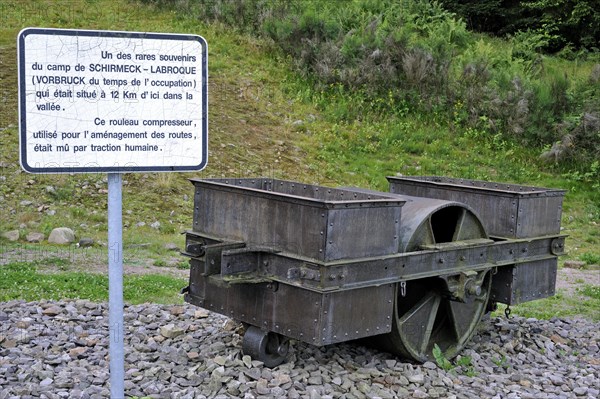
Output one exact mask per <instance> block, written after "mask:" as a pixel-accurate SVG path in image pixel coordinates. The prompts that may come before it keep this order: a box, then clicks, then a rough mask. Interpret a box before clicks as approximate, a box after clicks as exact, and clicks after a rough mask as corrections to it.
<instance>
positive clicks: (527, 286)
mask: <svg viewBox="0 0 600 399" xmlns="http://www.w3.org/2000/svg"><path fill="white" fill-rule="evenodd" d="M557 264H558V262H557V259H556V258H553V259H544V260H539V261H534V262H527V263H521V264H517V265H514V266H509V267H502V268H499V269H498V273H497V274H496V275H494V277H493V280H492V281H493V283H492V292H491V300H492V301H496V302H500V303H505V304H507V305H518V304H519V303H523V302H528V301H533V300H535V299H541V298H547V297H549V296H552V295H554V293H555V285H556V272H557Z"/></svg>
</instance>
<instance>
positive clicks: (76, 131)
mask: <svg viewBox="0 0 600 399" xmlns="http://www.w3.org/2000/svg"><path fill="white" fill-rule="evenodd" d="M17 45H18V46H17V47H18V64H19V67H18V69H19V139H20V140H19V143H20V151H19V154H20V161H21V167H22V168H23V169H24V170H25V171H27V172H29V173H45V174H48V173H98V172H105V173H108V243H109V247H108V277H109V339H110V349H109V354H110V392H111V398H113V399H123V398H124V385H125V383H124V377H125V372H124V360H125V351H124V345H123V343H124V334H125V328H124V324H123V227H122V226H123V223H122V173H127V172H176V171H193V170H201V169H203V168H204V167H205V166H206V163H207V155H208V146H207V141H208V107H207V105H208V92H207V88H208V70H207V65H208V60H207V55H208V50H207V45H206V41H205V40H204V39H203V38H202V37H200V36H197V35H180V34H168V33H144V32H114V31H92V30H72V29H45V28H26V29H23V30H22V31H21V32H19V35H18V38H17Z"/></svg>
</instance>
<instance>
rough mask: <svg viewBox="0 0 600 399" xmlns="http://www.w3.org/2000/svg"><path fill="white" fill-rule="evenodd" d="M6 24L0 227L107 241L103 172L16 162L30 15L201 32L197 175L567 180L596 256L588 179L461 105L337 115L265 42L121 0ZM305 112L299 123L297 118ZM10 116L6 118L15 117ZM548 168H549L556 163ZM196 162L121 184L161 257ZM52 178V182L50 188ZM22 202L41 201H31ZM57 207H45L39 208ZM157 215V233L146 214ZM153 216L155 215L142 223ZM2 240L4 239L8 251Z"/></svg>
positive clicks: (577, 234)
mask: <svg viewBox="0 0 600 399" xmlns="http://www.w3.org/2000/svg"><path fill="white" fill-rule="evenodd" d="M2 15H3V17H2V18H3V21H2V22H3V23H2V24H0V63H1V64H0V65H1V68H0V79H1V80H0V98H1V99H2V108H0V128H6V129H5V130H2V131H0V166H1V167H2V169H1V172H2V173H0V175H2V176H5V177H6V180H5V181H2V182H1V183H2V185H1V186H0V196H2V197H3V199H2V200H0V201H1V202H0V205H1V211H0V212H1V213H2V214H1V216H2V217H1V218H0V231H4V230H8V229H14V228H19V226H21V232H22V234H23V235H24V234H26V233H27V232H30V231H42V232H45V233H46V234H47V233H49V231H50V230H51V229H52V228H54V227H58V226H63V225H64V226H69V227H72V228H74V229H75V230H76V233H77V235H78V236H79V237H93V238H96V239H97V240H100V241H103V240H104V241H105V240H106V192H105V191H104V190H105V188H106V183H105V181H104V180H105V176H103V175H76V176H68V175H60V176H43V175H35V176H34V175H26V174H24V173H21V172H20V170H19V167H18V135H17V127H16V125H17V105H16V85H17V81H16V65H15V54H16V45H15V41H16V35H17V33H18V31H19V30H20V29H22V28H23V27H26V26H44V27H63V28H85V29H111V30H132V31H146V30H149V31H155V32H174V33H195V34H200V35H202V36H204V37H205V38H206V39H207V42H208V44H209V75H210V78H209V82H210V89H209V166H208V167H207V169H206V170H205V171H203V172H202V173H199V174H200V175H201V176H257V175H267V176H275V177H284V178H288V179H296V180H301V181H305V182H315V183H324V184H331V185H357V186H363V187H372V188H377V189H382V190H385V189H386V186H385V176H386V175H394V174H396V173H402V174H405V175H410V174H436V175H449V176H456V177H465V178H477V179H489V180H497V181H511V182H518V183H524V184H534V185H542V186H552V187H559V188H565V189H568V190H569V193H568V194H567V197H566V201H565V207H564V208H565V212H564V219H563V226H564V227H565V233H567V234H570V235H571V238H570V239H569V240H568V245H569V248H568V249H569V251H570V255H569V257H570V258H578V257H579V256H581V255H582V254H592V255H597V256H600V250H599V249H598V247H599V245H598V244H600V228H599V227H598V222H599V220H600V201H599V199H598V195H597V194H594V193H593V192H592V190H591V189H590V188H589V187H586V186H585V185H582V184H581V183H578V182H577V181H574V180H573V179H570V178H569V177H566V178H565V177H562V176H560V174H559V173H558V172H556V171H554V172H553V171H544V167H543V165H540V164H539V162H538V161H537V158H536V156H537V150H532V149H526V148H525V149H524V148H521V147H520V146H518V145H515V144H514V143H511V142H507V141H504V140H502V139H501V138H499V137H486V136H483V135H482V134H481V133H479V132H477V131H472V130H469V131H459V130H457V129H453V128H452V123H449V122H451V121H452V118H453V116H452V115H435V114H434V115H421V114H413V113H412V112H411V110H410V109H409V108H407V109H406V113H405V114H404V115H403V116H399V117H395V118H393V119H392V118H387V117H385V116H384V117H381V118H377V119H376V120H355V121H353V122H339V119H338V118H337V116H338V115H340V114H343V113H344V112H346V110H347V109H348V107H352V106H353V104H352V101H353V99H352V98H348V97H346V96H342V95H339V96H336V95H325V94H319V93H316V94H314V93H310V90H309V89H308V88H307V86H306V83H304V82H301V81H298V80H297V78H296V77H295V76H294V75H293V73H292V72H291V70H290V66H289V65H290V63H289V61H287V60H285V59H281V58H279V57H278V56H276V55H273V52H272V51H271V49H270V47H269V45H268V44H266V43H265V42H263V41H260V40H257V39H255V38H252V37H248V36H244V35H238V34H235V33H233V32H231V30H230V29H229V28H226V27H223V26H206V25H203V24H201V23H199V22H198V21H194V20H191V19H189V18H186V17H185V16H177V15H175V14H173V13H170V12H168V11H164V10H155V9H152V8H148V7H146V6H142V5H140V4H137V3H135V2H126V1H124V0H119V1H109V0H95V1H88V2H83V1H81V2H73V1H56V2H55V1H41V2H40V1H38V2H34V1H13V2H11V1H8V2H4V4H3V9H2ZM297 121H302V122H297ZM7 127H8V128H7ZM546 169H547V168H546ZM191 175H198V174H183V173H180V174H130V175H127V176H126V177H125V181H126V183H125V185H124V212H125V213H124V224H125V230H124V239H125V244H126V245H127V244H141V243H143V244H149V246H147V247H144V248H146V250H145V252H143V253H142V256H147V257H149V258H152V259H154V262H155V263H156V264H160V263H162V262H163V258H164V257H166V256H167V254H166V251H165V250H164V249H163V244H164V242H175V243H178V244H182V237H181V236H180V235H179V234H178V233H179V232H181V231H184V230H185V229H187V228H188V227H189V226H190V222H191V201H190V198H191V186H190V184H189V183H188V182H187V181H186V179H187V178H188V177H190V176H191ZM48 185H52V186H54V187H55V188H56V189H57V190H56V192H55V193H54V194H51V193H47V192H46V191H45V189H44V188H45V187H46V186H48ZM22 200H30V201H33V204H32V205H27V206H25V205H21V204H20V203H21V201H22ZM44 205H45V206H47V207H49V209H54V210H56V211H57V212H56V215H54V216H49V215H47V214H46V213H45V212H44V209H42V210H41V211H38V209H39V208H40V207H42V206H44ZM156 220H158V221H159V222H160V223H161V228H160V230H159V231H156V230H154V229H152V228H150V227H149V226H148V225H149V224H150V223H152V222H154V221H156ZM139 221H143V222H145V223H146V226H143V227H137V226H136V223H137V222H139ZM0 252H1V251H0Z"/></svg>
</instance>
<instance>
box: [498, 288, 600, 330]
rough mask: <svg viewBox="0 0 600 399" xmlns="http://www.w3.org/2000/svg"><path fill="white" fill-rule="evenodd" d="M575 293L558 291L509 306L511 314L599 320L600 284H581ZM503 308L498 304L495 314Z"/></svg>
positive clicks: (502, 311)
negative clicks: (551, 294) (571, 294)
mask: <svg viewBox="0 0 600 399" xmlns="http://www.w3.org/2000/svg"><path fill="white" fill-rule="evenodd" d="M577 294H578V295H575V296H568V295H565V294H564V292H562V291H559V292H557V293H556V295H554V296H552V297H549V298H545V299H539V300H536V301H531V302H526V303H523V304H520V305H516V306H511V314H512V315H518V316H522V317H535V318H536V319H551V318H553V317H574V316H579V317H584V318H586V319H589V320H593V321H600V286H597V285H596V286H592V285H589V284H582V286H581V288H579V289H577ZM505 309H506V306H505V305H499V306H498V310H497V311H496V314H497V315H500V316H501V315H504V310H505Z"/></svg>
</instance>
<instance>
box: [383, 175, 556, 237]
mask: <svg viewBox="0 0 600 399" xmlns="http://www.w3.org/2000/svg"><path fill="white" fill-rule="evenodd" d="M388 181H389V182H390V191H391V192H392V193H398V194H405V195H412V196H417V197H429V198H438V199H445V200H450V201H458V202H461V203H464V204H467V205H468V206H470V207H471V208H472V209H474V210H475V212H476V213H477V214H478V215H479V217H480V219H481V221H482V222H483V224H484V225H485V228H486V230H487V232H488V233H489V234H490V236H496V237H507V238H526V237H535V236H539V235H551V234H558V233H559V232H560V218H561V213H562V201H563V197H564V194H565V191H564V190H557V189H548V188H541V187H532V186H522V185H516V184H506V183H494V182H484V181H479V180H469V179H454V178H449V177H439V176H412V177H388Z"/></svg>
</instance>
